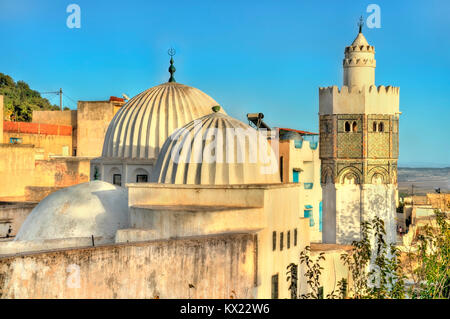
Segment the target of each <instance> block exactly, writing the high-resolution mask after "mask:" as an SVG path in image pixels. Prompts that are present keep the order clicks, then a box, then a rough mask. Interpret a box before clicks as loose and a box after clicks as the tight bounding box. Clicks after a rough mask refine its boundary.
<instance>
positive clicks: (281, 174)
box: [280, 156, 283, 183]
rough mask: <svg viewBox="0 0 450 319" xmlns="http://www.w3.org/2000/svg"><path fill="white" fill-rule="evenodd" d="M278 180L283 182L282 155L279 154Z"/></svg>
mask: <svg viewBox="0 0 450 319" xmlns="http://www.w3.org/2000/svg"><path fill="white" fill-rule="evenodd" d="M280 180H281V182H282V183H283V156H280Z"/></svg>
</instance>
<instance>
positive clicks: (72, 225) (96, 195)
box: [14, 181, 129, 241]
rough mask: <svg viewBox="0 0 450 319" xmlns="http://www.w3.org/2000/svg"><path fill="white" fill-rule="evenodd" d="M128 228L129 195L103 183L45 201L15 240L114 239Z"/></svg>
mask: <svg viewBox="0 0 450 319" xmlns="http://www.w3.org/2000/svg"><path fill="white" fill-rule="evenodd" d="M127 227H129V222H128V193H127V190H126V189H125V188H122V187H118V186H115V185H112V184H109V183H106V182H102V181H93V182H89V183H83V184H78V185H75V186H70V187H67V188H63V189H61V190H59V191H57V192H54V193H52V194H50V195H49V196H47V197H46V198H44V199H43V200H42V201H41V202H40V203H39V204H38V205H37V206H36V207H35V208H34V209H33V210H32V212H31V213H30V214H29V215H28V217H27V218H26V219H25V221H24V223H23V224H22V227H21V228H20V230H19V232H18V233H17V236H16V238H15V239H14V240H28V241H32V240H43V239H62V238H74V237H91V236H92V235H94V237H103V238H113V237H114V236H115V234H116V231H117V230H118V229H122V228H127Z"/></svg>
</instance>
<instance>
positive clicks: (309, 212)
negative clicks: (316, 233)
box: [303, 205, 315, 227]
mask: <svg viewBox="0 0 450 319" xmlns="http://www.w3.org/2000/svg"><path fill="white" fill-rule="evenodd" d="M307 206H310V205H307ZM303 217H305V218H309V227H313V226H314V224H315V223H314V217H313V213H312V207H311V208H309V209H305V210H304V214H303Z"/></svg>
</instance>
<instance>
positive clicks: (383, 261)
mask: <svg viewBox="0 0 450 319" xmlns="http://www.w3.org/2000/svg"><path fill="white" fill-rule="evenodd" d="M385 238H386V231H385V228H384V222H383V220H382V219H380V218H379V217H375V218H374V219H373V220H372V221H371V222H363V223H362V239H361V240H360V241H354V242H353V243H352V246H353V250H352V251H351V252H350V253H347V254H343V255H342V256H341V259H342V261H343V262H344V264H346V265H347V266H348V268H349V270H350V273H351V275H352V279H353V282H354V285H353V290H354V291H353V292H354V298H366V299H367V298H370V299H403V298H404V297H405V278H406V276H405V275H404V274H403V271H402V267H401V262H400V251H399V250H398V249H397V248H396V247H395V245H393V244H390V245H388V244H387V243H386V240H385ZM371 239H372V241H371ZM371 242H373V248H372V245H371Z"/></svg>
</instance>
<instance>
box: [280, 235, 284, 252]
mask: <svg viewBox="0 0 450 319" xmlns="http://www.w3.org/2000/svg"><path fill="white" fill-rule="evenodd" d="M283 235H284V234H283V233H280V250H283V241H284V238H283Z"/></svg>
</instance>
